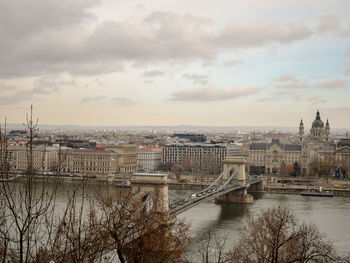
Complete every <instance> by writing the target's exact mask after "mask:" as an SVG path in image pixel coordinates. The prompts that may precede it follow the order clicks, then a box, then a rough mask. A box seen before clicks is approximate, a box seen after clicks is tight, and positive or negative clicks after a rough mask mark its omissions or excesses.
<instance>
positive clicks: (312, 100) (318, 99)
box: [307, 96, 327, 106]
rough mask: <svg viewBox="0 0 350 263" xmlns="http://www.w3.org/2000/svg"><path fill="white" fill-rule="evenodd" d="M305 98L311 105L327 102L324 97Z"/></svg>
mask: <svg viewBox="0 0 350 263" xmlns="http://www.w3.org/2000/svg"><path fill="white" fill-rule="evenodd" d="M307 100H308V101H309V102H310V105H311V106H315V105H322V104H325V103H326V102H327V100H326V99H323V98H321V97H319V96H312V97H309V98H307Z"/></svg>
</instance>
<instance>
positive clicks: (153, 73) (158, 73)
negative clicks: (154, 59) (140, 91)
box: [143, 70, 165, 78]
mask: <svg viewBox="0 0 350 263" xmlns="http://www.w3.org/2000/svg"><path fill="white" fill-rule="evenodd" d="M164 75H165V73H164V72H163V71H159V70H150V71H145V72H143V76H144V77H149V78H152V77H158V76H164Z"/></svg>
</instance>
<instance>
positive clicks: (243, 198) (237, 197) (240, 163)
mask: <svg viewBox="0 0 350 263" xmlns="http://www.w3.org/2000/svg"><path fill="white" fill-rule="evenodd" d="M245 163H246V161H245V159H244V158H243V157H227V158H226V159H225V160H224V175H223V180H228V179H229V178H230V175H231V173H232V171H234V170H236V171H237V182H238V184H239V185H240V186H242V187H244V188H243V189H242V190H239V191H232V192H229V193H227V194H224V195H221V196H219V197H217V198H216V199H215V200H216V201H217V202H225V203H240V204H249V203H253V202H254V199H253V196H251V195H250V194H248V193H247V188H248V187H249V186H247V182H246V174H245Z"/></svg>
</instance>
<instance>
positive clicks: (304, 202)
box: [56, 182, 350, 255]
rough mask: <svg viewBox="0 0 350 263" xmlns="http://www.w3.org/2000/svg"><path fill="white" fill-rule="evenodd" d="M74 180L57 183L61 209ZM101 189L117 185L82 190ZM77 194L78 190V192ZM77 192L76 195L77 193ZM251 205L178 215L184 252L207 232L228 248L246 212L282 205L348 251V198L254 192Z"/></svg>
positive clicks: (210, 205)
mask: <svg viewBox="0 0 350 263" xmlns="http://www.w3.org/2000/svg"><path fill="white" fill-rule="evenodd" d="M77 185H78V183H76V182H62V183H60V187H59V189H58V190H59V191H58V195H57V200H56V205H57V207H56V208H58V209H59V210H63V209H64V207H65V206H66V202H67V191H70V192H71V191H72V190H73V189H74V188H76V187H77ZM99 189H101V190H102V192H105V193H106V192H109V194H111V195H113V194H114V193H116V192H117V188H116V187H115V186H113V185H110V184H94V183H93V184H90V183H89V184H87V185H86V187H85V191H86V192H87V193H93V192H95V191H97V190H99ZM196 191H198V190H169V192H170V193H175V194H176V195H180V196H190V195H191V193H193V192H196ZM78 193H79V191H78ZM78 195H79V194H78ZM254 200H255V201H254V203H252V204H223V203H215V202H214V201H208V202H206V203H202V204H200V205H198V206H196V207H193V208H191V209H189V210H187V211H185V212H184V213H182V214H181V215H180V217H181V218H184V219H185V221H186V222H187V223H189V224H190V226H191V236H192V239H193V242H192V243H193V245H192V246H190V247H189V248H188V252H187V254H193V252H194V251H195V250H196V249H195V247H196V245H197V244H198V243H199V242H200V241H201V240H203V239H205V238H207V236H208V232H211V233H213V234H217V235H223V234H224V235H226V236H227V238H228V242H227V244H229V245H228V249H229V248H230V247H232V244H233V242H234V241H236V240H238V238H239V235H240V229H241V228H242V226H243V225H244V223H245V220H246V218H247V215H248V213H256V212H259V211H261V209H266V208H269V207H274V206H277V205H285V206H288V207H289V208H291V209H292V211H293V212H294V214H295V215H296V217H297V218H299V219H300V220H302V221H304V222H306V223H313V224H315V225H316V226H317V227H318V229H319V230H320V231H321V233H324V234H325V235H326V236H327V238H328V239H329V240H330V241H331V242H332V243H333V244H334V246H335V248H336V249H337V251H338V252H339V253H340V254H341V255H345V254H347V253H349V252H350V197H333V198H320V197H303V196H300V195H289V194H272V193H259V194H255V195H254Z"/></svg>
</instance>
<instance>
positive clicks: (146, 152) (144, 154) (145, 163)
mask: <svg viewBox="0 0 350 263" xmlns="http://www.w3.org/2000/svg"><path fill="white" fill-rule="evenodd" d="M136 152H137V165H138V169H139V170H141V171H146V172H151V171H156V170H157V169H158V168H159V166H160V165H161V163H162V148H141V149H137V150H136Z"/></svg>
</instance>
